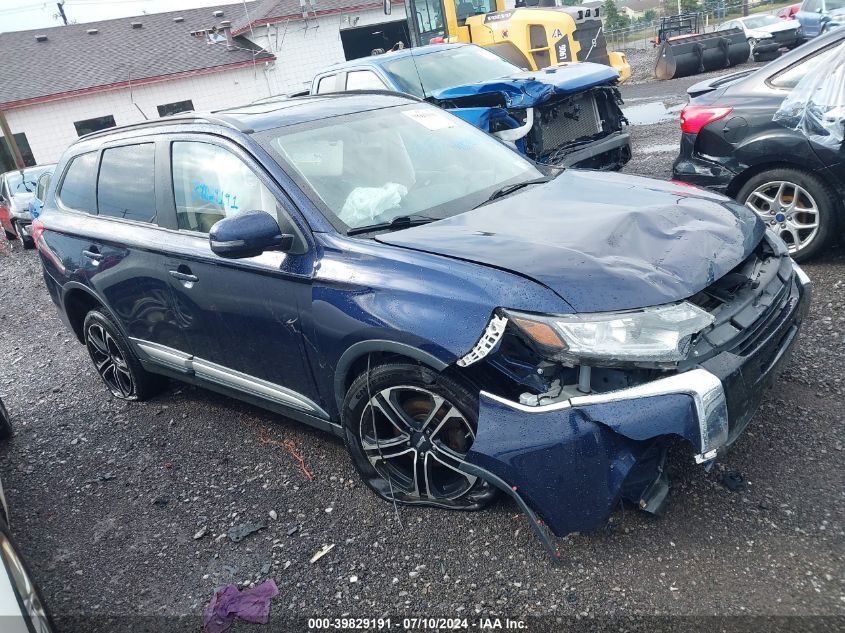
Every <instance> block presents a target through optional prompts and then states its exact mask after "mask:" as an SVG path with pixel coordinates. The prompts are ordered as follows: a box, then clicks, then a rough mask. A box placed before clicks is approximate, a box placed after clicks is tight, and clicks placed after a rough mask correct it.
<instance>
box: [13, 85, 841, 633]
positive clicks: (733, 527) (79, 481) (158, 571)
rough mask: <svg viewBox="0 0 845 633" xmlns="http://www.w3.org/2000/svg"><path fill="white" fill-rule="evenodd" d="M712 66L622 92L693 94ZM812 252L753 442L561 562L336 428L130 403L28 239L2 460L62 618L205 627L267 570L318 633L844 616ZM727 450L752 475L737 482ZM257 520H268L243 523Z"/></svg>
mask: <svg viewBox="0 0 845 633" xmlns="http://www.w3.org/2000/svg"><path fill="white" fill-rule="evenodd" d="M636 77H637V76H635V79H636ZM700 78H701V76H699V77H696V78H691V79H686V80H676V81H672V82H662V83H657V82H644V81H638V82H637V81H635V82H634V83H632V84H631V85H630V86H626V87H625V88H624V90H623V94H624V96H625V97H626V100H627V103H628V104H629V106H636V105H641V104H645V105H647V104H650V103H654V102H662V103H664V104H665V105H666V106H668V107H669V108H670V109H671V108H672V107H673V106H677V105H679V104H681V103H683V102H684V101H685V97H684V90H685V88H686V87H687V86H688V85H690V84H691V83H693V82H694V81H697V80H699V79H700ZM651 107H652V106H648V108H651ZM678 134H679V132H678V129H677V114H676V113H675V114H672V116H671V117H667V118H666V120H665V121H662V122H659V123H656V124H650V125H648V124H644V125H636V126H634V127H633V140H634V145H635V151H634V160H633V161H632V163H631V165H630V166H629V167H628V168H627V169H626V171H628V172H631V173H642V174H647V175H650V176H655V177H661V178H666V177H668V176H669V172H670V167H671V160H672V159H673V158H674V155H675V149H674V146H675V144H676V143H677V140H678ZM670 146H671V147H670ZM806 270H807V272H808V273H809V275H810V276H811V277H812V279H813V281H814V283H815V298H814V303H813V306H812V309H811V313H810V317H809V321H808V322H807V323H806V324H805V327H804V330H803V333H802V336H801V338H800V341H799V343H798V347H797V351H796V354H795V355H794V357H793V359H792V361H791V362H790V364H789V365H788V367H787V368H786V370H785V372H784V374H783V375H782V377H781V379H780V381H779V382H778V383H777V385H776V386H775V388H774V389H773V390H772V391H771V392H770V393H769V394H768V395H767V397H766V399H765V401H764V404H763V407H762V410H761V412H760V414H759V416H758V417H757V418H756V420H755V422H754V423H753V424H752V425H751V426H750V427H749V430H748V431H747V432H746V433H745V435H744V436H743V437H742V438H741V439H740V440H739V441H738V442H737V443H736V445H735V447H734V449H733V451H732V452H731V453H729V454H728V455H727V456H725V457H724V458H723V459H722V460H721V462H720V463H719V464H717V466H716V467H715V468H714V469H713V470H712V471H711V472H710V473H706V472H704V471H703V470H702V469H700V468H698V467H696V466H695V465H694V464H692V463H690V462H691V460H689V459H688V455H685V454H681V453H679V454H678V455H676V456H675V457H674V458H673V459H672V461H671V475H672V479H673V483H674V487H673V491H672V493H671V502H670V504H669V507H668V509H667V512H666V514H665V516H663V517H662V518H659V519H656V518H654V517H651V516H648V515H645V514H643V513H640V512H637V511H636V510H634V509H632V508H625V509H624V511H621V510H620V511H617V512H616V513H615V514H614V515H613V517H612V520H611V522H610V524H609V525H608V527H607V529H606V530H604V531H602V532H600V533H595V534H588V535H573V536H569V537H567V538H565V539H560V540H559V544H560V547H561V550H562V553H563V558H562V564H560V565H557V566H556V565H554V564H552V563H551V562H550V561H549V560H548V559H547V558H546V556H545V554H544V551H543V550H542V548H541V547H540V545H539V543H538V542H537V541H536V539H535V537H534V536H533V534H532V532H531V530H530V527H529V526H528V524H527V523H526V521H525V519H524V518H523V517H522V515H521V514H519V512H518V511H517V509H516V507H515V506H514V505H512V504H511V503H509V502H500V503H498V504H497V505H496V506H494V507H493V508H492V509H491V510H488V511H486V512H484V513H475V514H456V513H449V512H447V511H443V510H432V509H408V508H400V509H399V512H398V517H397V515H396V514H395V513H394V510H393V508H392V507H391V506H390V505H388V504H385V503H384V502H382V501H379V500H378V499H377V498H376V497H375V496H374V495H373V494H372V493H371V492H369V491H368V490H367V489H366V488H365V487H364V486H363V485H362V484H361V483H359V481H358V478H357V476H356V474H355V473H354V471H353V469H352V466H351V464H350V461H349V459H348V457H347V455H346V453H345V450H344V448H343V446H342V444H341V442H340V441H338V440H336V439H334V438H332V437H329V436H328V435H324V434H321V433H319V432H317V431H312V430H310V429H308V428H305V427H303V426H300V425H298V424H297V423H295V422H292V421H289V420H287V419H284V418H282V417H280V416H276V415H273V414H270V413H267V412H265V411H263V410H261V409H258V408H255V407H252V406H249V405H246V404H242V403H240V402H238V401H235V400H231V399H227V398H224V397H222V396H218V395H216V394H213V393H211V392H207V391H204V390H201V389H195V388H193V387H188V386H185V385H180V384H177V383H173V385H172V387H171V388H170V389H169V391H168V392H166V393H164V394H162V395H161V396H159V397H157V398H156V399H154V400H153V401H151V402H147V403H143V404H125V403H123V402H120V401H116V400H114V399H113V398H111V397H110V395H109V394H108V393H107V392H106V390H105V389H104V388H103V387H102V385H101V383H100V381H99V378H98V377H97V376H96V374H95V372H94V370H93V368H92V367H91V365H90V362H89V359H88V356H87V354H86V352H85V349H84V348H83V347H82V346H81V345H79V344H78V343H77V342H76V340H75V339H74V338H73V337H72V335H71V334H70V332H69V331H67V330H65V329H64V327H63V326H62V325H61V323H60V321H59V319H58V317H57V316H56V313H55V309H54V307H53V305H52V303H51V302H50V300H49V297H48V295H47V292H46V290H45V289H44V284H43V281H42V279H41V273H40V264H39V262H38V258H37V256H36V254H35V253H34V252H32V251H27V252H23V251H21V250H20V247H19V246H17V245H15V246H14V247H13V248H12V251H11V253H10V254H9V256H4V255H3V254H2V253H0V395H2V397H3V399H4V401H5V402H6V405H7V407H8V409H9V411H10V413H11V415H12V417H13V421H14V424H15V425H16V427H17V435H16V437H15V438H14V439H13V441H12V442H11V443H9V444H8V445H7V446H4V447H2V448H0V476H2V480H3V483H4V485H5V487H6V494H7V497H8V501H9V504H10V507H11V514H12V521H13V529H14V532H15V534H16V536H17V539H18V542H19V544H20V545H21V547H22V550H23V552H24V554H25V555H26V556H27V558H28V560H29V562H30V565H31V567H32V570H33V573H34V576H35V578H36V579H37V581H38V582H39V583H40V584H41V587H42V588H43V591H44V593H45V596H46V599H47V602H48V604H49V605H50V607H51V608H52V610H53V612H54V613H55V614H56V615H57V617H58V620H59V623H60V630H79V631H93V630H120V631H122V630H129V628H130V624H131V625H132V626H133V627H134V630H140V628H139V627H140V625H141V624H148V625H149V627H148V628H149V630H158V631H169V630H177V629H180V630H182V629H184V630H196V629H198V628H199V614H200V611H201V609H202V607H203V605H204V604H205V603H206V602H207V601H208V600H209V599H210V597H211V595H212V593H213V592H214V589H215V588H216V587H218V586H220V585H223V584H227V583H236V584H240V585H248V584H250V583H252V582H256V581H262V580H264V579H265V578H268V577H269V578H273V579H275V581H276V583H277V585H278V586H279V590H280V595H279V596H278V597H277V598H275V599H274V601H273V611H272V616H271V625H272V626H270V627H268V628H267V629H265V630H300V631H303V630H306V622H305V621H303V620H302V618H303V617H306V616H312V615H315V616H327V617H335V616H342V615H354V616H362V617H377V616H392V617H393V618H394V621H395V620H396V618H399V617H401V616H402V615H408V616H456V617H457V616H460V617H468V618H470V623H472V622H473V621H474V620H477V618H478V617H479V616H493V615H499V616H505V615H509V616H513V617H523V618H528V617H529V616H539V617H538V618H537V619H533V620H528V624H529V625H530V629H531V630H540V629H541V628H546V627H548V628H549V630H552V629H554V630H557V629H559V628H560V627H561V625H560V623H557V624H555V623H554V622H555V620H554V618H555V617H558V618H564V619H565V622H566V624H567V626H570V627H571V626H576V627H581V628H589V627H593V628H595V629H596V630H601V629H603V628H605V627H606V626H607V624H608V623H607V620H606V618H608V617H612V618H633V620H632V621H626V622H627V623H626V627H627V630H632V629H633V628H638V627H639V626H640V625H641V626H642V627H643V628H648V629H651V630H658V629H662V628H672V627H675V626H677V628H678V630H696V629H698V628H699V627H702V626H703V623H705V624H707V626H708V627H709V626H710V625H711V624H714V623H713V622H712V621H709V620H706V619H701V618H700V617H699V618H695V619H687V620H683V621H682V622H679V621H675V620H670V619H652V616H678V615H685V616H713V615H722V616H802V617H800V618H776V619H774V620H770V621H767V622H766V623H765V627H766V628H768V629H771V630H802V631H803V630H836V629H837V628H838V629H839V630H842V629H841V627H842V626H843V624H845V620H843V617H845V566H843V560H845V524H843V518H844V517H845V476H843V472H845V469H843V456H845V453H843V445H845V423H843V421H844V420H845V382H844V381H843V376H845V374H843V372H842V366H843V361H845V250H843V248H842V247H841V246H837V247H834V248H833V249H831V250H830V251H829V252H828V253H827V254H826V255H825V256H823V257H821V258H820V259H818V260H817V261H815V262H813V263H811V264H808V265H807V266H806ZM286 441H292V442H293V443H294V444H295V446H296V450H297V451H299V452H300V453H301V455H302V456H303V458H304V464H305V465H306V466H307V468H308V470H309V471H310V472H311V473H313V475H314V480H313V481H309V480H308V479H307V478H306V476H305V474H304V473H303V472H302V471H301V470H300V468H299V464H298V462H297V461H296V460H295V459H294V457H293V456H292V455H291V454H290V452H288V450H287V449H286V448H285V445H284V442H286ZM725 470H733V471H739V472H741V473H742V474H743V476H744V477H745V479H746V480H747V488H746V489H745V490H744V491H740V492H731V491H729V490H728V489H727V488H725V487H724V486H722V485H721V484H720V483H719V475H720V473H722V472H724V471H725ZM271 514H272V516H271ZM400 519H401V522H400ZM250 521H255V522H263V523H265V524H266V525H267V527H266V529H263V530H261V531H259V532H257V533H254V534H252V535H251V536H248V537H247V538H245V539H244V540H243V541H241V542H239V543H233V542H231V541H230V540H229V539H228V538H227V536H226V534H227V531H228V530H229V529H230V528H231V527H233V526H236V525H239V524H242V523H245V522H250ZM294 530H296V531H294ZM330 544H333V545H334V548H333V549H332V550H331V551H330V552H329V553H328V554H327V555H326V556H324V557H323V558H322V559H321V560H319V561H318V562H316V563H314V564H310V563H309V559H310V558H311V556H312V555H313V554H314V553H315V552H316V551H317V550H319V549H320V548H321V547H322V546H324V545H330ZM585 616H591V617H585ZM809 616H837V617H827V618H823V617H809ZM108 617H118V618H120V619H118V620H117V621H112V622H109V621H108V620H107V618H108ZM180 617H181V619H180ZM575 617H577V618H583V619H581V620H579V621H578V622H576V621H575V620H574V619H573V618H575ZM155 618H166V619H155ZM541 623H545V625H544V626H541ZM720 626H721V628H728V629H736V628H738V627H739V626H744V627H747V629H748V630H756V629H758V628H761V627H762V626H764V624H763V623H762V622H760V621H759V620H754V619H732V620H728V621H722V622H721V623H720ZM232 630H251V628H250V627H249V626H240V625H238V626H236V627H235V628H234V629H232ZM256 630H261V629H256Z"/></svg>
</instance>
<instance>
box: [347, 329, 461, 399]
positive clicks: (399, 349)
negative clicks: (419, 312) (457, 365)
mask: <svg viewBox="0 0 845 633" xmlns="http://www.w3.org/2000/svg"><path fill="white" fill-rule="evenodd" d="M371 352H390V353H394V354H400V355H402V356H407V357H408V358H411V359H413V360H416V361H419V362H421V363H423V364H424V365H428V366H429V367H431V368H432V369H435V370H437V371H443V370H444V369H446V368H447V367H448V366H449V363H446V362H444V361H443V360H442V359H440V358H438V357H437V356H435V355H434V354H432V353H431V352H426V351H423V350H421V349H420V348H418V347H414V346H413V345H409V344H407V343H400V342H398V341H389V340H379V339H375V340H371V341H359V342H357V343H355V344H353V345H351V346H350V347H349V348H347V350H346V351H345V352H343V354H342V355H341V357H340V359H339V360H338V361H337V367H336V368H335V374H334V397H335V404H336V405H337V410H338V411H339V412H340V411H342V410H343V399H344V397H345V396H346V377H347V375H348V374H349V370H350V369H351V368H352V365H353V364H354V363H355V361H357V360H358V359H360V358H361V357H363V356H365V355H366V354H369V353H371Z"/></svg>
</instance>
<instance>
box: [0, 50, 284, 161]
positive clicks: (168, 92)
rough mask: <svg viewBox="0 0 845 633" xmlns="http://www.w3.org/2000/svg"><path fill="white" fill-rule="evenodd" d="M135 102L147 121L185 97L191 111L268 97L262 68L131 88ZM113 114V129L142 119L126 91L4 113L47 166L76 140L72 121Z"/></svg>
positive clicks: (261, 66)
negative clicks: (192, 106) (163, 108)
mask: <svg viewBox="0 0 845 633" xmlns="http://www.w3.org/2000/svg"><path fill="white" fill-rule="evenodd" d="M132 94H133V97H134V100H135V103H137V104H138V106H139V107H140V108H141V110H143V111H144V114H146V115H147V117H149V118H150V119H155V118H158V110H157V109H156V106H159V105H164V104H166V103H173V102H175V101H184V100H186V99H190V100H191V101H192V102H193V104H194V108H195V109H196V110H215V109H219V108H226V107H229V106H236V105H241V104H244V103H248V102H250V101H254V100H255V99H258V98H260V97H266V96H267V95H269V94H270V92H269V89H268V83H267V77H266V76H265V64H263V63H258V64H256V66H255V69H253V67H251V66H249V67H244V68H237V69H234V70H226V71H221V72H214V73H209V74H206V75H198V76H195V77H187V78H183V79H173V80H170V81H163V82H159V83H154V84H148V85H142V86H133V89H132ZM109 114H110V115H112V116H113V117H114V120H115V123H117V125H126V124H128V123H138V122H140V121H143V120H144V118H143V117H142V116H141V113H140V112H139V111H138V108H136V107H135V106H134V105H133V104H132V102H131V101H130V97H129V89H128V88H121V89H119V90H110V91H107V92H96V93H92V94H89V95H83V96H79V97H72V98H69V99H60V100H58V101H50V102H48V103H42V104H37V105H32V106H25V107H22V108H14V109H11V110H6V118H7V120H8V122H9V127H10V128H11V130H12V133H13V134H17V133H18V132H24V133H25V134H26V138H27V140H28V141H29V145H30V147H31V148H32V153H33V155H34V156H35V160H36V161H37V162H38V163H52V162H55V161H56V160H58V158H59V156H61V154H62V152H63V151H64V150H65V148H67V146H68V145H69V144H70V143H72V142H73V141H74V140H75V139H76V138H78V137H77V134H76V128H74V126H73V123H74V121H82V120H85V119H92V118H94V117H100V116H107V115H109Z"/></svg>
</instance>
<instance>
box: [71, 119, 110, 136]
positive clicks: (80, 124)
mask: <svg viewBox="0 0 845 633" xmlns="http://www.w3.org/2000/svg"><path fill="white" fill-rule="evenodd" d="M114 126H115V122H114V117H113V116H112V115H108V116H98V117H96V118H93V119H85V120H84V121H75V122H74V124H73V127H75V128H76V133H77V134H78V135H79V136H84V135H85V134H90V133H91V132H97V131H99V130H105V129H106V128H110V127H114Z"/></svg>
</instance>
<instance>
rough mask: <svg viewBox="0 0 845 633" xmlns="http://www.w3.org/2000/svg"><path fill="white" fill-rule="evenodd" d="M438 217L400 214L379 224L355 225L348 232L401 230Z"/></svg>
mask: <svg viewBox="0 0 845 633" xmlns="http://www.w3.org/2000/svg"><path fill="white" fill-rule="evenodd" d="M437 219H438V218H429V217H427V216H424V215H413V216H411V215H400V216H399V217H396V218H393V219H392V220H391V221H390V222H380V223H379V224H369V225H367V226H356V227H353V228H351V229H349V230H348V231H347V232H346V234H347V235H359V234H361V233H373V232H375V231H399V230H401V229H407V228H409V227H411V226H420V225H421V224H428V223H429V222H434V221H435V220H437Z"/></svg>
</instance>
